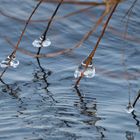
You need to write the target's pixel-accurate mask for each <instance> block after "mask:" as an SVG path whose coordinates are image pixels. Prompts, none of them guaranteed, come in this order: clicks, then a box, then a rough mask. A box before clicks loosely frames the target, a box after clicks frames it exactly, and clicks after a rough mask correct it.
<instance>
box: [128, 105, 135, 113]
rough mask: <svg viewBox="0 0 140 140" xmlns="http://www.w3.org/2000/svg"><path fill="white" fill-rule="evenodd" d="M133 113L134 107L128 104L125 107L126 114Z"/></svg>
mask: <svg viewBox="0 0 140 140" xmlns="http://www.w3.org/2000/svg"><path fill="white" fill-rule="evenodd" d="M133 111H134V107H133V106H132V105H131V103H129V104H128V106H127V107H126V112H127V113H132V112H133Z"/></svg>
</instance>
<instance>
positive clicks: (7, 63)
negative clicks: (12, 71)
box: [0, 55, 19, 68]
mask: <svg viewBox="0 0 140 140" xmlns="http://www.w3.org/2000/svg"><path fill="white" fill-rule="evenodd" d="M18 65H19V61H18V60H16V57H15V55H11V56H8V57H7V58H6V59H5V60H2V61H1V63H0V66H1V68H6V67H9V66H11V67H13V68H16V67H17V66H18Z"/></svg>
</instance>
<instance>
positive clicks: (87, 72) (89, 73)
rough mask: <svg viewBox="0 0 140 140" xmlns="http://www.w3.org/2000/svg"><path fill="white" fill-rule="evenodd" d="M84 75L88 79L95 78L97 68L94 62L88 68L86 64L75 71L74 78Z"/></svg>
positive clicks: (82, 64)
mask: <svg viewBox="0 0 140 140" xmlns="http://www.w3.org/2000/svg"><path fill="white" fill-rule="evenodd" d="M82 73H83V76H84V77H86V78H92V77H94V76H95V67H94V66H93V64H92V62H91V63H90V64H89V65H88V67H87V68H86V64H85V63H84V62H82V63H81V65H80V66H79V67H78V68H77V69H76V70H75V72H74V77H75V78H79V77H80V76H81V75H82Z"/></svg>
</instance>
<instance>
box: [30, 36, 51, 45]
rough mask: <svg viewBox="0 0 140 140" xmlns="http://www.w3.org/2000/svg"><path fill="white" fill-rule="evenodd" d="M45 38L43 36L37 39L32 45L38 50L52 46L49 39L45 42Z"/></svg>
mask: <svg viewBox="0 0 140 140" xmlns="http://www.w3.org/2000/svg"><path fill="white" fill-rule="evenodd" d="M43 38H44V37H43V36H41V37H40V38H39V39H35V40H34V41H33V43H32V45H33V46H34V47H36V48H41V47H49V46H50V45H51V41H50V40H49V39H48V38H47V39H45V40H43Z"/></svg>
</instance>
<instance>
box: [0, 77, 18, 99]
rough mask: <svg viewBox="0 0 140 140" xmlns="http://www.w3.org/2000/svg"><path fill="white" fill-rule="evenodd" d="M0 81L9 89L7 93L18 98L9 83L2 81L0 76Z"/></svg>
mask: <svg viewBox="0 0 140 140" xmlns="http://www.w3.org/2000/svg"><path fill="white" fill-rule="evenodd" d="M0 82H1V83H2V84H3V85H5V86H6V89H7V90H8V91H9V95H12V96H13V97H14V98H19V97H18V95H17V94H16V91H14V90H13V89H12V87H11V86H10V85H9V84H7V83H6V82H4V81H3V79H2V78H0Z"/></svg>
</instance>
